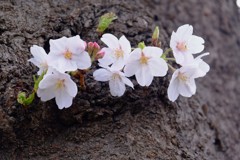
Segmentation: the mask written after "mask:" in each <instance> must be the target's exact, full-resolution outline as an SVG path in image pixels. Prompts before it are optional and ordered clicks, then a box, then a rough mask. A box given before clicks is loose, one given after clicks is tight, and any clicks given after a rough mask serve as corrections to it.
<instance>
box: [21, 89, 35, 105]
mask: <svg viewBox="0 0 240 160" xmlns="http://www.w3.org/2000/svg"><path fill="white" fill-rule="evenodd" d="M34 98H35V92H33V93H32V94H30V95H29V96H28V97H27V98H26V93H25V92H20V93H18V96H17V101H18V103H20V104H22V105H23V106H28V105H30V104H31V103H32V102H33V100H34Z"/></svg>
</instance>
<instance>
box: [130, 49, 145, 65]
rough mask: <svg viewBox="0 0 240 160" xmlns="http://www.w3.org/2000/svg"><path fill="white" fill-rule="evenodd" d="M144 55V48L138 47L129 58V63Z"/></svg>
mask: <svg viewBox="0 0 240 160" xmlns="http://www.w3.org/2000/svg"><path fill="white" fill-rule="evenodd" d="M141 55H142V50H141V49H140V48H136V49H134V50H133V51H132V52H131V53H130V56H129V58H128V60H127V63H128V62H129V63H131V62H132V61H136V60H139V59H140V58H141Z"/></svg>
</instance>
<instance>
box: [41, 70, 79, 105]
mask: <svg viewBox="0 0 240 160" xmlns="http://www.w3.org/2000/svg"><path fill="white" fill-rule="evenodd" d="M37 95H38V97H40V98H41V100H42V101H44V102H45V101H48V100H50V99H53V98H55V101H56V103H57V105H58V108H59V109H63V108H68V107H70V106H71V105H72V100H73V98H74V97H75V96H76V95H77V85H76V84H75V83H74V82H73V80H72V79H71V78H70V75H68V74H66V73H60V72H58V71H56V70H55V71H53V74H48V75H45V76H44V78H43V79H42V81H41V82H40V83H39V88H38V91H37Z"/></svg>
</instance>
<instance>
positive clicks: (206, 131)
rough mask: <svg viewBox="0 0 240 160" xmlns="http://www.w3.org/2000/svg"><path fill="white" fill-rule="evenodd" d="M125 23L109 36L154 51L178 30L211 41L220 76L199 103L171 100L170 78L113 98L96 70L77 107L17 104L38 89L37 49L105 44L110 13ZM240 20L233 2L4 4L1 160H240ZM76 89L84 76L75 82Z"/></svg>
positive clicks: (17, 0)
mask: <svg viewBox="0 0 240 160" xmlns="http://www.w3.org/2000/svg"><path fill="white" fill-rule="evenodd" d="M107 12H114V13H116V14H117V16H118V19H117V20H116V21H114V23H113V24H112V25H111V26H110V27H109V28H108V30H107V31H106V32H108V33H112V34H114V35H116V36H117V37H120V36H121V35H125V36H126V37H127V38H128V39H129V40H130V42H131V43H132V46H133V47H136V45H137V43H139V42H141V41H145V43H146V44H147V45H149V44H150V41H151V34H152V30H153V29H154V27H155V26H156V25H158V26H159V27H160V36H161V41H162V48H163V49H166V48H167V47H169V40H170V36H171V33H172V31H174V30H175V31H176V29H177V27H179V26H180V25H183V24H191V25H193V27H194V34H196V35H199V36H201V37H203V38H204V39H205V40H206V42H205V44H206V47H205V48H206V49H205V51H206V52H210V56H208V58H206V61H207V62H208V63H209V64H210V66H211V70H210V72H209V73H208V74H207V76H206V77H204V78H201V79H199V80H197V93H196V95H195V96H193V97H192V98H183V97H180V98H179V99H178V100H177V102H176V103H171V102H170V101H169V100H168V98H167V95H166V90H167V87H168V83H169V79H170V77H171V74H170V73H169V74H168V76H167V77H166V78H155V79H154V82H153V83H152V85H151V86H150V87H149V88H143V87H140V86H138V85H137V83H136V81H134V78H133V79H132V80H133V81H134V84H135V89H134V90H131V89H128V90H127V92H126V93H125V95H124V96H122V97H120V98H114V97H112V96H111V95H110V93H109V88H108V84H107V83H101V82H96V81H94V79H93V77H92V72H93V70H94V69H95V68H96V67H97V63H94V64H93V65H92V68H93V69H92V70H91V71H89V72H88V73H87V75H86V86H87V88H86V90H81V89H80V88H79V92H78V95H77V97H76V98H75V99H74V101H73V106H72V107H70V108H69V109H64V110H58V108H57V106H56V104H55V101H54V100H51V101H49V102H46V103H43V102H41V101H40V100H39V99H38V98H36V99H35V101H34V103H33V104H32V105H30V106H29V107H28V108H24V107H22V106H21V105H19V104H18V103H17V101H16V96H17V93H18V92H19V91H21V90H24V91H27V92H28V93H30V92H31V90H32V87H33V79H32V75H34V74H36V71H37V68H36V67H34V66H33V65H31V64H30V63H29V62H27V60H28V59H29V58H30V57H31V54H30V51H29V48H30V47H31V46H32V45H34V44H35V45H39V46H43V47H44V48H45V50H46V51H47V52H48V51H49V40H50V39H56V38H60V37H62V36H67V37H70V36H74V35H80V36H81V38H82V39H84V40H86V41H97V42H98V43H100V44H101V46H104V44H102V43H101V42H100V40H99V39H100V37H99V36H98V34H97V33H96V26H97V24H98V19H99V17H100V16H101V15H103V14H104V13H107ZM239 29H240V18H239V10H238V8H237V6H236V3H235V1H231V0H221V1H219V0H211V1H209V0H201V1H200V0H199V1H196V0H186V1H182V0H152V1H150V0H136V1H118V0H115V1H114V0H101V1H97V0H81V1H74V0H67V1H66V0H57V1H48V0H39V1H32V0H5V1H1V2H0V144H1V145H0V159H99V160H101V159H116V160H119V159H123V160H125V159H136V160H140V159H159V160H175V159H176V160H178V159H191V160H192V159H209V160H213V159H217V160H230V159H231V160H239V159H240V154H239V151H240V127H239V122H240V108H239V104H240V99H239V95H240V85H239V84H240V77H239V75H240V63H239V60H240V51H239V50H240V39H239V37H240V32H239ZM75 81H76V82H77V79H75Z"/></svg>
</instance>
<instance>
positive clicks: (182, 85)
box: [167, 66, 197, 102]
mask: <svg viewBox="0 0 240 160" xmlns="http://www.w3.org/2000/svg"><path fill="white" fill-rule="evenodd" d="M196 71H197V68H196V67H195V66H184V67H181V68H180V69H177V70H175V72H174V73H173V75H172V79H171V81H170V84H169V87H168V90H167V93H168V98H169V100H170V101H172V102H174V101H175V100H176V99H177V98H178V96H179V95H182V96H184V97H191V96H192V95H194V94H195V93H196V84H195V78H196V77H197V75H196V73H197V72H196Z"/></svg>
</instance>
